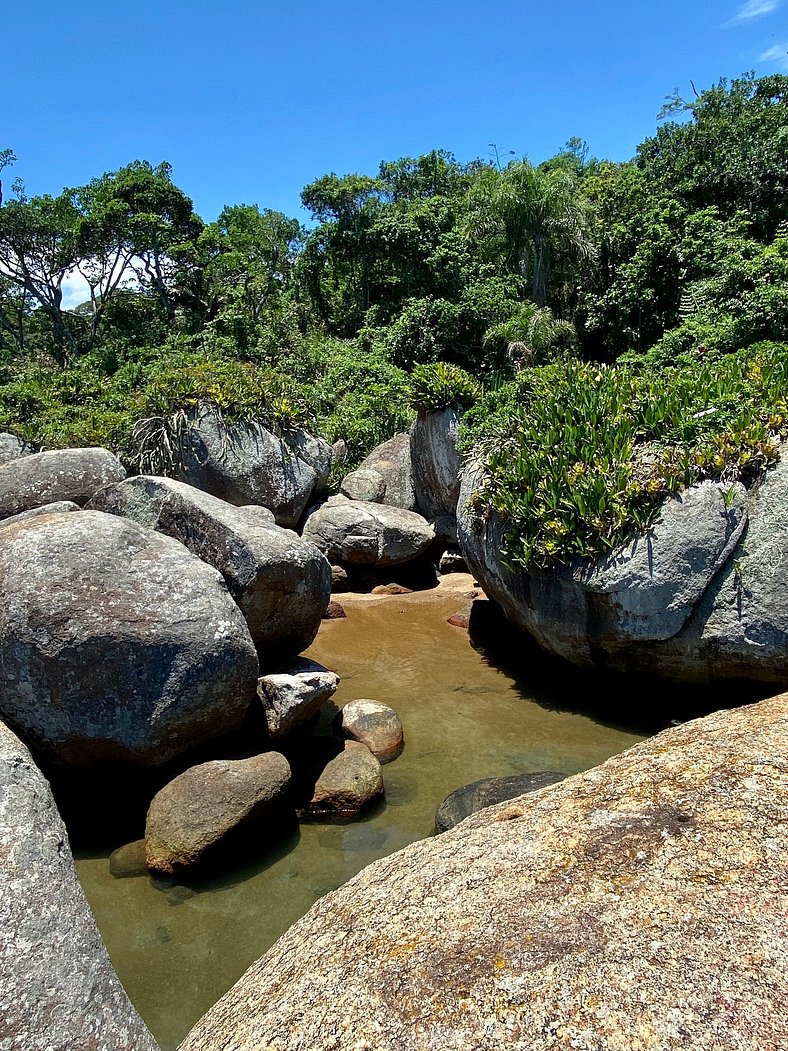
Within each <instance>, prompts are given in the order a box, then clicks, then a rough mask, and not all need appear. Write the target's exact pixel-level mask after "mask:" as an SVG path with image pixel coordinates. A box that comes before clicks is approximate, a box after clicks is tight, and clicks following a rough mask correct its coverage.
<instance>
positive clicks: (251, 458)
mask: <svg viewBox="0 0 788 1051" xmlns="http://www.w3.org/2000/svg"><path fill="white" fill-rule="evenodd" d="M181 480H182V481H184V482H188V483H189V484H190V485H193V486H196V487H197V488H198V489H203V490H205V492H207V493H210V494H211V495H212V496H218V497H219V498H220V499H222V500H226V501H227V502H228V503H230V504H236V505H243V504H262V505H263V507H267V508H268V509H269V510H270V511H273V513H274V515H275V517H276V522H277V524H278V525H280V526H285V527H286V528H288V529H291V528H293V527H294V526H295V525H296V524H297V522H298V521H299V519H300V518H301V515H302V514H303V512H304V508H305V507H306V506H307V504H308V502H309V499H310V497H311V495H312V493H313V491H314V489H315V485H316V484H317V481H318V474H317V472H316V471H315V470H314V468H312V467H311V466H310V465H309V464H308V463H305V462H304V460H302V459H301V458H300V456H298V455H296V454H295V453H294V452H293V451H292V450H291V449H290V448H289V447H288V445H287V443H286V442H285V441H284V440H283V439H281V438H278V437H276V435H273V434H271V432H270V431H267V430H266V429H265V428H264V427H263V426H261V425H260V424H258V423H233V424H227V423H225V422H224V420H223V418H222V417H221V415H220V414H219V413H218V412H217V411H216V410H215V409H213V408H212V407H211V406H210V405H209V404H208V403H202V404H201V405H199V406H198V407H197V408H196V409H194V410H193V412H192V415H191V418H190V420H189V429H188V434H187V438H186V445H185V450H184V459H183V469H182V473H181Z"/></svg>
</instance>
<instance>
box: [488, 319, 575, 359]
mask: <svg viewBox="0 0 788 1051" xmlns="http://www.w3.org/2000/svg"><path fill="white" fill-rule="evenodd" d="M484 346H485V347H486V348H488V349H492V350H495V351H497V352H498V353H499V354H505V356H506V358H507V359H508V360H509V363H510V364H511V365H513V366H514V368H515V369H521V368H523V367H524V366H526V365H540V364H542V363H543V362H545V361H548V360H549V359H550V358H552V357H554V356H555V355H556V354H561V353H563V354H568V355H574V354H576V352H577V332H576V331H575V327H574V325H573V324H572V323H571V322H570V321H561V320H560V319H558V318H556V317H554V316H553V312H552V310H551V309H550V308H549V307H538V306H537V305H536V304H535V303H523V304H522V305H521V307H520V308H519V310H518V311H517V313H516V314H514V316H513V317H511V318H509V320H508V321H502V322H499V323H498V324H497V325H493V326H492V327H491V328H488V329H487V331H486V332H485V333H484Z"/></svg>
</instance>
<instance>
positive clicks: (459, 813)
mask: <svg viewBox="0 0 788 1051" xmlns="http://www.w3.org/2000/svg"><path fill="white" fill-rule="evenodd" d="M449 623H451V621H449ZM566 776H567V775H566V774H559V773H557V772H555V771H544V772H542V773H538V774H511V775H510V776H509V777H483V778H481V779H480V780H479V781H472V782H471V783H470V784H469V785H463V786H462V787H461V788H457V789H455V790H454V791H453V792H450V793H449V795H447V796H446V798H445V799H444V800H443V802H442V803H441V805H440V806H439V807H438V810H437V812H436V814H435V830H436V832H448V830H449V829H450V828H454V826H455V825H458V824H459V823H460V822H461V821H464V820H465V818H466V817H470V816H471V814H475V813H477V812H478V811H479V810H483V809H484V808H485V807H488V806H494V805H495V804H496V803H503V802H504V800H506V799H515V798H516V797H517V796H522V795H525V794H526V793H527V792H538V791H539V789H540V788H547V786H548V785H555V784H558V782H559V781H563V779H564V778H565V777H566Z"/></svg>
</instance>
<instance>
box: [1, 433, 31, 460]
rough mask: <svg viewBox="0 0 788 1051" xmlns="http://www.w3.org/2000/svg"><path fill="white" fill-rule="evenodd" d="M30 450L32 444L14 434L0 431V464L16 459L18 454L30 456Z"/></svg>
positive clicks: (18, 456)
mask: <svg viewBox="0 0 788 1051" xmlns="http://www.w3.org/2000/svg"><path fill="white" fill-rule="evenodd" d="M32 452H33V447H32V445H29V444H28V443H27V442H26V441H24V440H23V439H22V438H17V436H16V435H15V434H8V432H7V431H2V432H0V466H1V465H2V464H4V463H10V462H11V461H12V460H18V459H19V458H20V456H30V455H31V454H32Z"/></svg>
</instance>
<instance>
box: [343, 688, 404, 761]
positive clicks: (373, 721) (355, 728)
mask: <svg viewBox="0 0 788 1051" xmlns="http://www.w3.org/2000/svg"><path fill="white" fill-rule="evenodd" d="M337 727H338V729H339V731H340V733H342V734H343V735H344V736H345V737H349V738H350V739H351V740H353V741H360V742H361V744H365V745H366V746H367V748H368V749H369V750H370V752H372V754H373V755H374V756H375V758H376V759H378V760H379V761H380V762H381V763H387V762H390V761H391V760H392V759H396V758H397V756H398V755H399V754H400V753H401V751H402V749H403V748H404V747H405V736H404V734H403V732H402V723H401V722H400V718H399V716H398V715H397V713H396V712H395V711H394V709H393V708H392V707H390V705H388V704H381V702H380V701H372V700H369V699H368V698H366V697H359V698H358V700H355V701H350V702H349V703H348V704H346V705H345V706H344V708H342V709H341V711H340V713H339V715H338V717H337Z"/></svg>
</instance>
